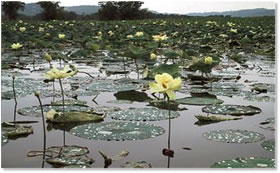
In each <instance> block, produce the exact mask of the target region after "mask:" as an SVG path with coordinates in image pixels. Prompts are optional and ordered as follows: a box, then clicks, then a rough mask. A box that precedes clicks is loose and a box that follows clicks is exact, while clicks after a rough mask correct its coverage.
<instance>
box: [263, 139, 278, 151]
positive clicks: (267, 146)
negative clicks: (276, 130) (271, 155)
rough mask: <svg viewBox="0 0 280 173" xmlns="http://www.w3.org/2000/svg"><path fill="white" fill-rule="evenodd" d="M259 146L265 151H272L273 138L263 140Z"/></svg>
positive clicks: (273, 147)
mask: <svg viewBox="0 0 280 173" xmlns="http://www.w3.org/2000/svg"><path fill="white" fill-rule="evenodd" d="M261 146H262V147H263V148H264V149H265V150H267V151H271V152H274V151H275V139H270V140H266V141H263V143H262V144H261Z"/></svg>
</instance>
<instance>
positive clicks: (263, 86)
mask: <svg viewBox="0 0 280 173" xmlns="http://www.w3.org/2000/svg"><path fill="white" fill-rule="evenodd" d="M251 86H252V87H253V88H252V90H255V91H257V92H259V93H266V92H275V85H274V84H267V83H256V84H253V85H251Z"/></svg>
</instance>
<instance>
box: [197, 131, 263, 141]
mask: <svg viewBox="0 0 280 173" xmlns="http://www.w3.org/2000/svg"><path fill="white" fill-rule="evenodd" d="M202 136H203V137H204V138H206V139H208V140H211V141H216V142H226V143H253V142H259V141H262V140H264V135H263V134H260V133H257V132H252V131H247V130H215V131H210V132H206V133H203V135H202Z"/></svg>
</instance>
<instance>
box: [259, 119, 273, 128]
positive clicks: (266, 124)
mask: <svg viewBox="0 0 280 173" xmlns="http://www.w3.org/2000/svg"><path fill="white" fill-rule="evenodd" d="M260 127H261V128H262V129H265V130H271V131H274V130H275V118H267V119H266V120H265V121H264V122H261V123H260Z"/></svg>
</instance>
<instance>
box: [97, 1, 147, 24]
mask: <svg viewBox="0 0 280 173" xmlns="http://www.w3.org/2000/svg"><path fill="white" fill-rule="evenodd" d="M143 3H144V2H141V1H107V2H104V1H102V2H99V3H98V4H99V6H100V7H101V8H100V9H99V10H98V14H99V17H100V19H102V20H132V19H139V18H140V17H141V14H142V13H143V12H145V10H141V9H140V7H141V6H142V4H143Z"/></svg>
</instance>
